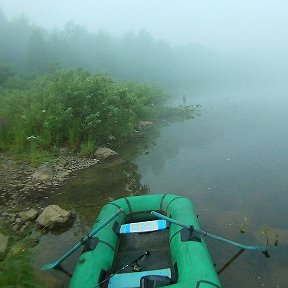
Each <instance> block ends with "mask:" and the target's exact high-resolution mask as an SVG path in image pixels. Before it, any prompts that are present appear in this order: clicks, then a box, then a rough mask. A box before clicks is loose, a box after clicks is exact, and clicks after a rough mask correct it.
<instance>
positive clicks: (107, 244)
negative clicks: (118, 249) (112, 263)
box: [98, 239, 115, 251]
mask: <svg viewBox="0 0 288 288" xmlns="http://www.w3.org/2000/svg"><path fill="white" fill-rule="evenodd" d="M98 243H103V244H105V245H106V246H108V247H109V248H111V249H112V251H115V248H114V247H113V246H112V245H111V244H109V243H108V242H106V241H103V240H100V239H99V241H98Z"/></svg>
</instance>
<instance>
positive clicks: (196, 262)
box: [70, 194, 221, 288]
mask: <svg viewBox="0 0 288 288" xmlns="http://www.w3.org/2000/svg"><path fill="white" fill-rule="evenodd" d="M120 208H121V209H123V212H122V213H119V214H118V215H117V216H116V217H115V218H114V219H113V220H112V221H111V222H110V223H108V224H107V225H106V226H105V227H104V228H103V229H102V230H100V231H99V232H98V233H97V234H96V235H95V236H93V237H92V238H91V239H90V241H88V242H87V243H86V244H85V246H84V249H83V252H82V254H81V256H80V258H79V260H78V263H77V266H76V268H75V271H74V273H73V276H72V279H71V281H70V287H71V288H76V287H77V288H79V287H82V288H92V287H93V288H97V287H108V288H132V287H134V288H135V287H140V288H149V287H166V286H168V287H171V288H188V287H190V288H194V287H195V288H212V287H214V288H215V287H216V288H217V287H218V288H219V287H221V284H220V282H219V279H218V276H217V273H216V271H215V268H214V265H213V262H212V260H211V257H210V254H209V251H208V249H207V246H206V244H205V242H204V239H203V236H202V235H196V234H194V233H193V231H192V230H189V229H186V228H183V227H180V226H179V225H176V224H169V223H168V222H166V221H165V220H155V219H157V218H156V217H155V216H153V215H152V214H151V211H156V212H159V213H161V214H163V215H166V216H168V217H170V218H172V219H174V220H176V221H179V222H181V223H183V224H185V225H188V226H190V225H191V226H193V227H194V228H195V229H200V226H199V222H198V219H197V216H196V214H195V210H194V207H193V204H192V202H191V201H190V200H189V199H187V198H184V197H181V196H177V195H172V194H157V195H143V196H131V197H126V198H121V199H118V200H115V201H113V202H110V203H108V204H107V205H105V206H104V207H103V209H102V210H101V212H100V214H99V216H98V218H97V219H96V221H95V224H94V226H93V229H97V227H99V225H101V223H103V222H105V220H107V219H108V218H109V217H111V215H113V214H115V213H116V212H117V211H119V209H120ZM163 221H164V222H165V223H164V222H163ZM165 237H166V238H167V239H166V238H165ZM165 239H166V240H167V241H166V240H165ZM165 243H166V244H165ZM146 244H147V245H146ZM145 245H146V246H147V247H146V246H145ZM165 245H167V249H166V248H165V247H166V246H165ZM137 249H139V251H137ZM165 249H166V250H165ZM166 258H167V259H166ZM156 262H157V263H156ZM149 285H150V286H149ZM152 285H154V286H152Z"/></svg>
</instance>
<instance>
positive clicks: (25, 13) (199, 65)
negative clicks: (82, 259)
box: [0, 0, 288, 288]
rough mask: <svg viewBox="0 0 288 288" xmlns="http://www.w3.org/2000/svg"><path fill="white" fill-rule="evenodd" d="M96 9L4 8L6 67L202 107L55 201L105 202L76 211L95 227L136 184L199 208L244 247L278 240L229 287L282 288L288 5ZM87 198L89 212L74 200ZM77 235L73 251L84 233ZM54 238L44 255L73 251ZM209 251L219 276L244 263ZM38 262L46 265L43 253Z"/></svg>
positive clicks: (30, 1)
mask: <svg viewBox="0 0 288 288" xmlns="http://www.w3.org/2000/svg"><path fill="white" fill-rule="evenodd" d="M92 2H93V1H81V3H80V2H79V1H68V0H62V1H56V0H52V1H46V2H45V3H44V2H43V1H41V2H40V1H36V0H26V1H22V0H13V1H10V0H0V69H1V67H5V69H6V67H9V69H11V71H13V73H23V74H25V73H26V74H27V75H28V74H29V75H31V74H32V75H37V76H39V75H42V74H45V73H48V72H49V71H51V70H53V69H54V68H55V67H58V66H59V67H61V68H62V67H64V68H75V67H82V68H84V69H87V70H89V71H92V72H104V73H109V74H111V75H112V76H113V77H114V78H115V79H120V80H137V81H140V82H145V83H149V84H151V83H152V84H154V85H157V86H159V87H161V88H162V89H164V90H165V91H166V92H167V93H168V94H171V98H170V99H169V105H175V106H176V105H181V104H186V105H196V104H200V105H201V108H200V110H199V114H200V115H198V116H195V118H194V119H191V120H189V121H185V122H178V123H173V124H171V125H169V126H166V127H163V128H161V130H160V132H159V134H160V135H159V137H157V139H156V145H152V146H149V148H147V149H146V150H147V151H146V152H149V153H140V155H138V156H135V155H134V154H133V157H132V156H131V155H130V156H131V157H130V158H132V162H133V163H132V164H131V163H128V164H127V163H126V164H123V166H119V167H118V168H115V169H113V168H111V169H110V168H109V169H110V170H109V169H108V170H107V169H106V170H105V169H102V170H101V169H100V170H97V169H98V168H97V169H96V170H92V169H91V170H89V171H87V172H85V173H83V175H82V176H83V178H82V179H83V181H82V182H81V181H80V182H81V183H80V182H77V181H75V182H73V181H72V183H71V184H69V185H67V186H66V187H64V188H63V191H62V192H63V194H62V196H59V197H58V198H57V199H55V201H56V202H58V203H60V204H63V205H65V203H66V205H67V207H69V208H71V207H73V205H74V203H73V201H75V202H77V203H78V204H79V205H80V204H81V205H82V204H83V207H85V205H86V204H88V202H90V203H91V202H93V201H98V202H97V203H98V204H97V205H98V206H99V207H98V206H97V208H95V207H90V208H88V209H86V210H85V208H83V209H82V208H81V209H82V210H81V209H79V208H76V209H78V211H77V212H78V213H79V215H80V218H81V217H83V218H85V217H86V218H87V219H88V218H89V220H87V219H86V218H85V219H86V220H85V221H84V220H83V219H82V221H83V222H84V223H85V224H86V223H87V222H89V221H90V222H91V223H92V221H93V218H94V214H95V209H96V210H97V211H98V210H99V209H100V208H101V206H102V204H104V203H106V202H107V201H109V199H110V198H109V197H118V196H119V197H122V196H123V195H122V194H121V193H124V194H125V193H126V192H127V193H128V190H126V188H127V185H128V184H127V183H129V181H130V180H129V181H128V178H129V177H127V175H128V174H129V175H130V176H131V177H132V178H133V179H136V180H135V181H134V182H135V183H137V185H138V186H139V187H140V186H143V187H145V188H147V189H148V190H149V192H150V193H152V194H155V193H174V194H180V195H183V196H186V197H189V198H191V199H192V200H193V203H194V205H195V207H196V211H197V212H198V213H199V214H200V222H201V225H202V227H203V229H207V230H210V231H211V232H213V233H215V234H220V235H222V236H226V237H228V238H232V239H234V240H236V241H237V240H238V241H240V242H244V243H247V244H258V243H261V244H265V241H266V238H265V235H264V236H263V229H265V227H266V228H267V227H268V230H269V239H270V240H269V241H270V242H271V241H272V242H273V241H274V240H275V235H276V234H279V240H280V248H279V249H276V250H275V251H271V255H272V257H271V258H270V259H265V258H264V257H263V256H262V255H258V254H257V255H256V254H253V253H245V254H244V255H243V256H241V257H240V258H239V259H238V260H237V262H235V263H234V264H233V265H232V266H231V267H229V269H227V271H225V272H224V273H223V275H222V276H221V281H222V282H223V287H234V288H240V287H246V288H254V287H263V286H265V287H286V286H287V271H288V264H287V263H288V256H287V255H288V253H287V252H288V251H287V248H286V245H287V244H288V225H287V221H286V219H287V218H288V212H287V203H288V193H287V189H288V180H287V179H288V177H287V170H288V157H287V156H288V155H287V143H288V133H287V123H288V113H287V107H288V86H287V83H288V68H287V67H288V56H287V51H288V20H287V19H288V18H287V11H288V2H286V1H281V0H276V1H269V0H263V1H260V0H257V1H248V0H244V1H237V3H236V1H228V0H220V1H213V0H207V1H196V0H193V1H188V0H183V1H172V0H171V1H167V0H165V1H164V0H159V1H152V0H145V1H132V0H129V1H128V0H124V1H116V0H108V1H94V2H95V3H94V2H93V3H92ZM5 69H4V70H5ZM4 70H3V71H4ZM5 71H6V70H5ZM5 73H6V72H5ZM1 75H2V74H1ZM1 75H0V78H1V77H2V76H1ZM29 77H30V76H29ZM1 79H2V78H1ZM1 79H0V80H1ZM0 84H1V82H0ZM10 84H11V83H10ZM0 94H1V91H0ZM184 95H185V97H186V100H185V102H186V103H184V100H183V99H184V98H183V97H184ZM0 118H1V115H0ZM125 153H126V154H129V151H128V152H127V151H126V152H125ZM131 154H132V152H131ZM123 171H124V172H127V173H126V174H125V173H124V174H125V175H126V176H123V175H122V174H123ZM106 175H108V176H107V177H106ZM111 175H112V176H111ZM111 177H112V178H113V177H114V178H113V179H114V180H113V181H111V179H112V178H111ZM125 177H126V178H125ZM95 179H96V180H97V181H96V180H95ZM138 186H137V187H138ZM119 187H121V189H122V191H121V192H119V191H117V188H119ZM135 187H136V186H135ZM79 189H81V190H82V191H83V194H85V197H87V199H89V201H87V203H85V200H84V202H83V201H82V202H81V203H80V200H79V198H77V197H79V194H77V193H78V191H79ZM95 191H96V192H95ZM123 191H125V192H123ZM119 193H120V194H121V195H120V194H119ZM75 195H76V196H77V197H76V196H75ZM111 195H112V196H111ZM87 215H88V216H87ZM95 216H96V215H95ZM79 221H80V220H79ZM80 222H81V221H80ZM80 222H79V223H80ZM79 223H78V224H79ZM76 224H77V223H76ZM78 224H77V225H78ZM89 224H90V223H89ZM79 226H81V223H80V224H79ZM241 227H245V230H246V233H244V234H241V233H240V229H241ZM73 229H74V230H75V231H77V233H78V234H77V233H76V232H75V231H74V230H72V232H71V231H68V232H67V235H68V236H67V238H68V240H69V241H68V242H69V243H70V242H71V245H72V243H73V241H74V240H75V238H76V236H75V235H74V232H75V234H76V235H77V237H78V236H79V230H81V229H82V230H83V227H82V228H81V229H80V228H79V227H74V228H73ZM81 232H82V231H81ZM50 236H51V235H49V236H48V237H47V239H48V240H47V239H46V238H45V239H43V240H42V241H43V242H44V244H42V245H44V246H42V247H46V248H45V249H46V250H48V249H52V247H53V245H55V243H62V244H63V245H64V246H65V244H64V242H65V240H66V239H64V238H65V237H64V236H62V238H61V236H55V235H54V236H51V238H49V237H50ZM60 238H61V239H60ZM51 239H52V240H51ZM45 241H47V242H45ZM61 241H62V242H61ZM45 243H46V244H45ZM47 243H48V244H47ZM45 245H46V246H45ZM208 245H209V248H210V251H211V253H212V256H213V260H214V261H215V263H216V264H217V268H220V267H221V266H222V265H223V264H224V263H225V261H227V260H228V259H229V257H231V256H232V255H233V254H234V253H236V251H235V250H234V249H233V248H231V247H227V246H223V245H221V244H219V243H215V242H213V241H209V240H208ZM66 246H67V245H66ZM66 246H65V248H68V247H66ZM64 250H65V249H64ZM60 252H61V251H57V253H58V254H57V255H59V254H61V253H60ZM39 255H40V258H41V260H40V262H41V264H42V262H43V263H44V262H45V260H46V257H47V255H46V254H45V252H43V255H42V254H41V253H40V252H39ZM55 256H56V255H55ZM38 260H39V259H38ZM36 262H37V261H36ZM38 262H39V261H38ZM70 264H71V263H70ZM70 266H72V265H70Z"/></svg>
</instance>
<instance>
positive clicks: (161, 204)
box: [160, 194, 168, 211]
mask: <svg viewBox="0 0 288 288" xmlns="http://www.w3.org/2000/svg"><path fill="white" fill-rule="evenodd" d="M167 195H168V194H164V195H163V196H162V198H161V201H160V211H164V210H163V202H164V199H165V197H166V196H167Z"/></svg>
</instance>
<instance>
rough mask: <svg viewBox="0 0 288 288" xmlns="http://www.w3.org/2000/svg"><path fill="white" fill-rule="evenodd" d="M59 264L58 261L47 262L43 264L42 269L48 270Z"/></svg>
mask: <svg viewBox="0 0 288 288" xmlns="http://www.w3.org/2000/svg"><path fill="white" fill-rule="evenodd" d="M58 264H59V263H58V261H56V262H53V263H48V264H45V265H43V266H42V268H41V270H44V271H47V270H51V269H54V268H55V267H56V266H57V265H58Z"/></svg>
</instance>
